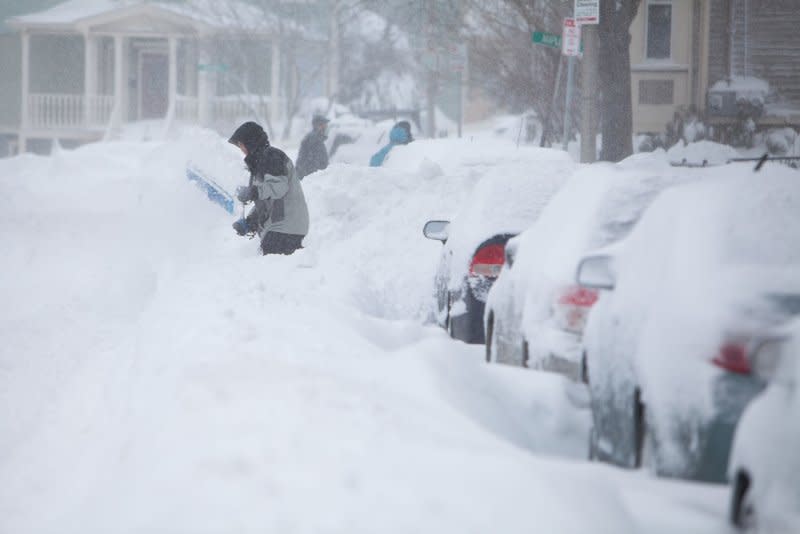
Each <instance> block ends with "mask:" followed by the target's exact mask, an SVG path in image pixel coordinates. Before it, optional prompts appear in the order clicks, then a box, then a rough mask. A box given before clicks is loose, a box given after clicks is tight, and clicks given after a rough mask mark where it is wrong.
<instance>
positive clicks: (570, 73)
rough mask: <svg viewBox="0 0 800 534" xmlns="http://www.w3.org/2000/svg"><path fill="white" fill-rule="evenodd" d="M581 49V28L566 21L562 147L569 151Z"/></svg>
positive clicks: (564, 35)
mask: <svg viewBox="0 0 800 534" xmlns="http://www.w3.org/2000/svg"><path fill="white" fill-rule="evenodd" d="M580 49H581V27H580V26H578V24H577V23H576V22H575V19H573V18H566V19H564V33H563V34H562V36H561V51H562V52H563V54H564V55H565V56H567V58H568V62H567V91H566V93H567V94H566V99H565V101H564V137H563V139H562V145H563V147H564V151H565V152H566V151H567V147H568V145H569V126H570V120H571V118H572V117H571V111H572V110H571V108H572V105H571V104H572V85H573V82H574V78H575V56H577V55H578V54H579V53H580Z"/></svg>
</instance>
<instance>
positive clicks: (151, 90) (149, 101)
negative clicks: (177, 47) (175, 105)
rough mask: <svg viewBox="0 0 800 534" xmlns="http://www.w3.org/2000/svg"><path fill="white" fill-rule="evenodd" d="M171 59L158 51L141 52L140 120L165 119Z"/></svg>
mask: <svg viewBox="0 0 800 534" xmlns="http://www.w3.org/2000/svg"><path fill="white" fill-rule="evenodd" d="M168 92H169V58H168V56H167V54H165V53H162V52H156V51H149V50H148V51H144V50H142V51H140V52H139V119H163V118H164V117H165V116H166V114H167V108H168V106H169V94H168Z"/></svg>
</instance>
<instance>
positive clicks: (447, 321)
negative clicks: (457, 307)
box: [444, 293, 455, 338]
mask: <svg viewBox="0 0 800 534" xmlns="http://www.w3.org/2000/svg"><path fill="white" fill-rule="evenodd" d="M452 310H453V296H452V295H450V294H449V293H448V295H447V318H446V319H445V322H444V329H445V330H446V331H447V335H448V336H450V337H451V338H455V336H454V335H453V316H452V315H451V314H450V312H451V311H452Z"/></svg>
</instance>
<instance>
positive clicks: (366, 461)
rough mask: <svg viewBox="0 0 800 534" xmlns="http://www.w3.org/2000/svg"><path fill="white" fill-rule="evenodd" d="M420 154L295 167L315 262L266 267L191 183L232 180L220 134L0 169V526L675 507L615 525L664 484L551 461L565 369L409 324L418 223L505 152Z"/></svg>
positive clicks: (559, 444) (360, 526)
mask: <svg viewBox="0 0 800 534" xmlns="http://www.w3.org/2000/svg"><path fill="white" fill-rule="evenodd" d="M445 144H447V143H445ZM419 146H420V147H421V146H422V145H421V144H420V145H419ZM406 148H407V149H408V150H409V151H412V152H413V151H414V150H417V149H418V148H417V147H414V146H413V145H411V146H409V147H406ZM429 148H430V153H431V158H433V160H432V161H436V162H437V163H436V164H437V165H441V169H442V172H441V173H431V172H429V170H430V169H429V167H426V166H424V165H421V161H422V160H423V159H424V155H423V154H422V153H418V154H417V155H416V156H414V157H411V156H410V155H411V154H412V152H409V157H408V158H405V160H406V161H407V165H408V167H406V168H403V167H402V166H401V165H400V163H396V164H397V166H396V167H392V166H389V167H388V168H384V169H369V168H366V167H360V166H346V165H334V166H332V167H331V168H329V169H328V170H326V171H325V172H321V173H318V174H315V175H313V176H310V177H308V178H307V179H306V180H305V181H304V182H303V187H304V189H305V191H306V196H307V198H308V203H309V209H310V212H311V219H312V225H311V233H310V235H309V236H308V238H307V240H306V243H305V247H306V248H305V249H303V250H301V251H299V252H298V253H296V254H295V255H293V256H289V257H271V258H263V257H260V256H258V255H257V243H256V242H255V241H248V240H245V239H242V238H239V237H237V236H236V235H234V233H233V231H232V230H231V228H230V223H231V221H232V217H231V216H230V215H229V214H227V213H226V212H225V211H223V210H221V209H220V208H219V207H218V206H216V205H214V204H212V203H210V202H208V201H207V200H206V198H205V197H204V195H203V193H202V192H200V191H198V190H197V189H196V188H195V187H194V186H193V185H192V184H191V183H190V182H188V181H187V180H186V178H185V176H184V173H183V171H184V164H185V163H186V161H187V160H189V159H191V160H192V161H194V162H195V163H196V164H197V165H198V166H201V167H202V168H204V169H205V170H206V171H207V172H209V173H214V174H215V178H216V179H217V181H218V182H219V183H221V184H225V186H226V187H228V186H229V187H231V188H232V187H233V186H234V185H236V184H238V183H243V182H244V181H245V180H246V174H245V172H244V171H243V169H242V167H241V161H240V157H241V156H240V155H238V154H237V153H236V152H235V150H233V149H232V147H229V146H228V145H226V143H225V142H224V139H221V138H219V139H217V138H214V137H213V136H211V135H207V134H205V133H198V132H195V133H187V134H185V136H184V137H181V138H180V139H178V140H175V141H173V142H171V143H169V144H166V143H154V142H151V143H122V142H120V143H106V144H97V145H89V146H86V147H83V148H81V149H78V150H75V151H63V152H61V153H60V154H58V155H55V156H53V157H49V158H43V157H36V156H29V155H25V156H22V157H17V158H12V159H7V160H2V161H0V191H2V193H3V194H2V195H0V213H2V216H0V242H2V243H3V246H4V251H5V256H4V258H5V259H4V261H3V263H2V265H0V272H1V273H2V274H1V275H0V302H3V303H5V305H4V306H2V308H0V336H2V339H3V344H2V346H0V481H2V483H1V484H0V531H4V532H5V531H8V532H42V533H46V532H59V533H64V532H91V531H98V532H100V531H113V532H141V531H145V530H150V531H161V530H174V531H201V530H202V531H230V530H241V531H253V530H258V531H264V532H287V531H293V532H320V531H330V532H375V531H381V532H409V531H415V532H438V533H441V532H465V531H477V532H488V531H495V530H498V531H503V532H530V530H531V529H532V528H541V529H543V530H547V531H558V532H575V533H583V532H587V531H592V532H609V533H619V532H637V531H641V530H642V529H641V528H639V527H641V525H642V524H647V525H650V524H651V523H652V519H653V518H656V519H659V518H660V520H661V522H662V523H663V522H667V523H669V521H668V520H665V518H666V517H670V516H675V517H677V516H680V515H681V513H679V511H680V510H681V509H682V505H680V504H669V503H672V502H674V498H673V497H666V499H667V503H668V504H666V505H665V506H662V507H660V508H659V510H662V509H665V510H666V511H665V512H663V513H662V512H661V511H658V512H652V513H651V512H649V511H648V512H643V511H642V510H652V509H653V508H654V507H652V506H650V507H645V508H644V509H640V508H638V507H637V509H636V513H635V515H633V514H632V513H631V512H629V510H630V509H631V508H632V504H631V503H632V502H636V501H637V498H636V497H635V495H636V494H637V493H638V492H640V490H639V488H641V487H642V486H646V487H648V488H656V490H655V491H658V490H657V488H658V487H660V486H658V485H657V484H656V483H653V485H652V486H651V485H650V484H649V483H646V482H635V479H634V481H633V482H632V481H631V479H629V478H626V476H627V475H625V474H620V473H616V472H613V471H612V470H609V469H608V468H604V467H601V466H590V467H588V468H587V467H585V466H583V465H582V464H580V463H575V462H573V461H571V460H569V459H567V460H564V459H557V458H553V457H552V456H553V455H558V456H564V455H566V456H567V457H571V458H580V457H582V456H583V450H584V444H585V443H586V432H587V426H588V419H587V414H586V413H583V412H579V411H576V410H575V409H574V408H572V407H571V406H570V404H569V403H568V402H567V400H566V399H565V398H564V395H563V393H562V389H561V388H562V384H561V382H560V381H559V380H558V378H557V377H545V376H540V377H532V376H531V374H530V373H528V374H527V375H524V376H523V375H518V374H514V373H509V372H507V371H509V370H507V369H505V370H501V369H487V368H486V366H485V365H483V362H482V353H481V351H480V350H479V349H476V348H475V347H469V346H465V345H463V344H458V343H454V342H452V341H451V340H449V339H448V338H447V337H446V336H445V335H444V333H442V332H441V331H440V330H439V329H437V328H434V327H425V326H422V325H421V320H420V317H421V316H423V315H424V313H423V308H424V306H425V305H426V303H427V302H428V299H429V298H430V290H431V281H432V280H433V271H434V269H435V266H436V261H437V258H438V254H439V250H440V247H439V245H438V244H437V243H434V242H431V241H428V240H425V239H424V238H423V237H422V235H421V232H420V230H421V227H422V224H423V223H424V221H425V220H427V219H428V218H429V217H431V215H434V214H441V215H451V214H453V213H455V212H456V211H457V210H458V209H459V208H460V206H461V205H462V203H463V201H464V199H465V198H466V196H467V195H469V193H470V192H471V190H472V189H473V187H474V186H475V185H476V184H477V183H478V182H480V181H481V180H482V179H486V177H487V176H489V175H491V172H492V171H491V169H492V165H491V162H492V161H494V162H498V163H502V162H503V161H506V162H512V161H514V158H515V157H516V156H515V155H514V154H516V152H515V149H514V148H513V145H511V144H509V145H506V146H504V147H503V146H500V145H498V146H497V151H499V152H498V153H497V154H495V155H494V156H493V159H492V160H490V161H483V159H482V158H481V157H477V156H476V157H475V159H474V160H469V158H467V157H464V159H463V160H462V162H461V163H458V164H455V163H452V161H450V162H448V161H444V160H442V161H439V160H438V159H437V158H438V157H437V156H436V153H440V154H444V153H445V152H446V150H440V147H438V145H436V144H435V143H432V144H431V145H430V147H429ZM468 152H471V150H469V149H467V148H466V147H465V148H463V149H462V153H464V154H466V153H468ZM399 153H402V151H401V152H399ZM487 157H488V156H487ZM397 161H402V160H401V159H398V160H397ZM525 161H527V163H526V162H525ZM531 161H532V160H524V161H523V160H518V163H519V165H520V167H521V168H518V169H517V170H516V171H514V172H516V173H522V172H523V171H524V169H525V168H526V166H528V165H530V164H531ZM509 165H510V163H509ZM508 169H511V166H509V167H508ZM509 172H511V171H509ZM216 173H219V174H216ZM617 488H622V489H619V490H618V489H617ZM676 493H677V492H676ZM648 494H652V491H648ZM665 495H669V493H668V492H667V493H665ZM703 495H706V496H710V497H709V498H712V500H714V502H716V500H717V497H716V494H708V493H703ZM721 497H722V499H719V502H720V503H722V502H723V501H724V495H723V496H721ZM638 502H641V499H639V501H638ZM710 508H711V509H714V506H713V505H712V506H711V507H710ZM576 509H578V510H581V511H582V513H581V514H575V513H574V511H575V510H576ZM676 510H678V511H677V512H676ZM398 511H400V512H398ZM688 513H689V516H690V517H695V518H697V516H698V512H697V511H691V510H690V511H689V512H688ZM714 521H716V518H715V516H714V515H713V514H701V515H700V517H699V519H698V524H699V526H698V527H697V528H696V531H698V532H702V531H704V530H705V531H707V527H708V525H709V524H714ZM673 530H674V529H673Z"/></svg>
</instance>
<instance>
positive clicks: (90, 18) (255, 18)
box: [6, 0, 297, 33]
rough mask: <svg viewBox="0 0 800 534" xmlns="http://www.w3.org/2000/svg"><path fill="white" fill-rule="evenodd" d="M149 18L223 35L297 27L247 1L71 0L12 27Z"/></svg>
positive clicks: (73, 26)
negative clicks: (231, 32) (139, 16)
mask: <svg viewBox="0 0 800 534" xmlns="http://www.w3.org/2000/svg"><path fill="white" fill-rule="evenodd" d="M137 15H146V16H148V17H154V18H163V19H168V20H173V21H177V20H180V19H182V20H183V21H184V22H185V23H186V24H187V25H189V26H191V27H193V28H194V29H195V30H197V31H201V32H202V31H206V32H219V31H225V30H231V29H236V30H240V31H241V30H246V31H257V32H261V33H275V32H278V31H280V30H284V31H296V30H297V27H296V25H294V24H292V23H288V24H287V23H286V22H285V21H281V20H279V19H278V17H277V16H275V15H273V14H268V13H264V11H262V10H261V9H259V8H257V7H255V6H253V5H250V4H246V3H244V2H237V1H231V2H215V1H213V0H186V1H185V2H159V1H147V0H67V1H66V2H63V3H61V4H58V5H56V6H54V7H52V8H50V9H46V10H44V11H39V12H36V13H31V14H28V15H21V16H17V17H11V18H9V19H8V20H7V21H6V22H7V23H8V25H9V26H11V27H12V28H19V29H22V28H31V29H35V28H40V29H62V30H85V29H87V28H91V27H93V26H95V25H98V24H108V23H110V22H118V21H121V20H124V19H126V18H129V17H134V16H137Z"/></svg>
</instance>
